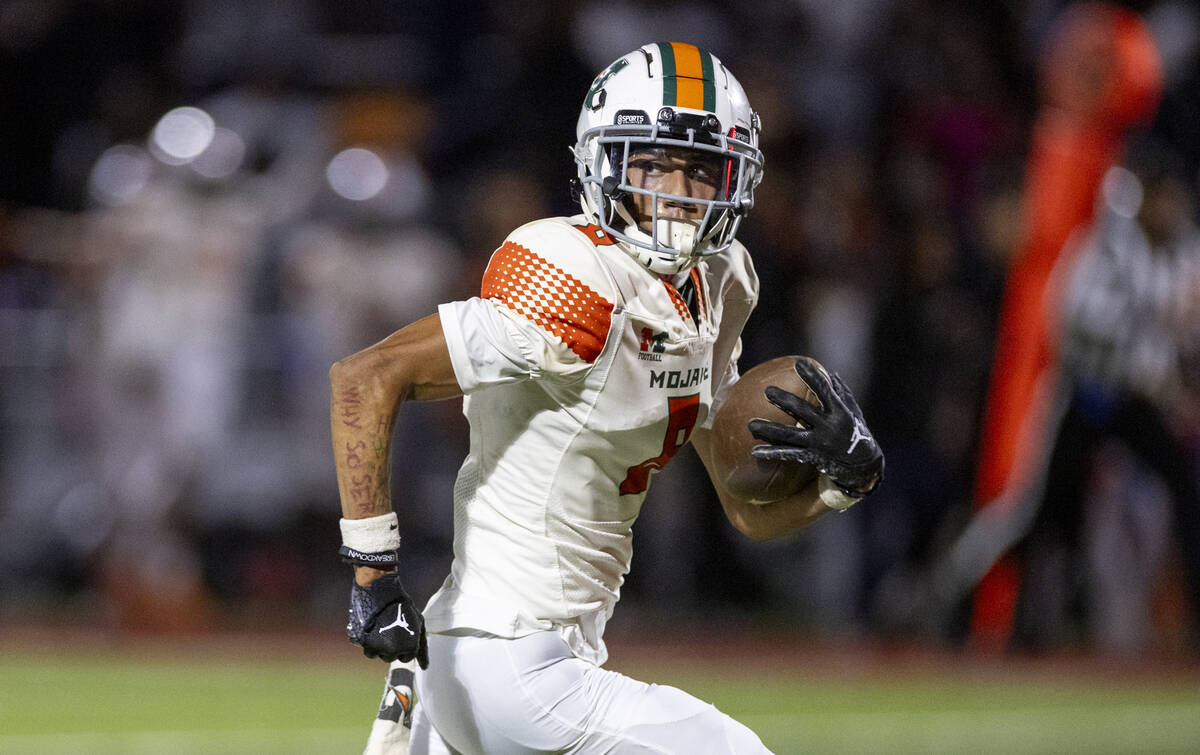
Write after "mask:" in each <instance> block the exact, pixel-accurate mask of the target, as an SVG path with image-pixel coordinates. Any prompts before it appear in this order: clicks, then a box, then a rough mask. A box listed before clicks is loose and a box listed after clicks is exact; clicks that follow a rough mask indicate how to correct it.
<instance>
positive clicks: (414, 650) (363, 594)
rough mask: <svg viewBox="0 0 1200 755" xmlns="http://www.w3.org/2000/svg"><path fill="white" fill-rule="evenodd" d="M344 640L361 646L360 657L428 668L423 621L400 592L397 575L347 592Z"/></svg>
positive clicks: (355, 586)
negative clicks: (348, 604)
mask: <svg viewBox="0 0 1200 755" xmlns="http://www.w3.org/2000/svg"><path fill="white" fill-rule="evenodd" d="M346 636H347V637H349V638H350V641H351V642H353V643H354V644H355V645H361V646H362V649H363V655H365V656H367V657H368V658H382V659H383V660H385V661H411V660H412V659H413V658H416V659H417V662H418V663H420V664H421V668H427V667H428V666H429V647H428V645H427V644H426V640H425V619H424V618H422V617H421V612H420V611H418V610H417V607H416V605H414V604H413V602H412V598H410V597H408V593H406V592H404V586H403V585H402V584H400V575H399V574H398V573H396V572H388V573H387V574H384V575H382V576H381V577H379V578H378V579H376V580H375V581H374V582H372V583H371V584H369V585H367V586H366V587H363V586H362V585H360V584H358V583H357V582H355V583H354V587H353V588H352V589H351V590H350V623H349V624H347V625H346Z"/></svg>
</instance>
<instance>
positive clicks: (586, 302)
mask: <svg viewBox="0 0 1200 755" xmlns="http://www.w3.org/2000/svg"><path fill="white" fill-rule="evenodd" d="M480 296H482V297H483V298H484V299H494V300H496V301H499V302H502V303H504V305H505V306H507V307H508V308H509V309H511V310H512V311H513V312H516V313H517V314H519V315H521V316H522V317H525V318H526V319H528V320H529V321H530V322H532V323H533V324H535V325H537V326H539V327H541V328H542V329H543V330H545V331H546V332H548V333H551V334H553V335H555V336H557V337H558V338H560V339H561V340H562V342H563V343H564V344H566V345H567V347H568V348H569V349H571V351H573V352H575V353H576V354H578V355H579V357H580V358H581V359H583V360H584V361H586V362H594V361H595V360H596V357H597V356H599V355H600V350H601V349H603V348H604V341H605V339H606V338H607V336H608V326H609V323H610V321H611V317H612V308H613V305H612V302H610V301H608V300H607V299H605V298H604V297H603V296H601V295H600V294H598V293H596V291H595V290H593V289H592V288H590V287H589V286H588V285H587V284H585V283H584V282H583V281H581V280H579V279H578V278H576V277H575V276H573V275H571V274H570V273H568V272H567V271H565V270H563V269H562V268H560V267H558V266H557V265H555V264H554V263H552V262H550V261H549V260H546V259H544V258H542V257H541V256H539V255H537V254H535V253H534V252H533V251H531V250H529V249H526V248H525V247H523V246H521V245H520V244H516V243H514V242H512V241H506V242H504V246H502V247H500V248H499V249H497V250H496V253H495V254H493V255H492V260H491V262H489V263H488V268H487V271H486V272H485V273H484V274H483V286H482V289H481V291H480Z"/></svg>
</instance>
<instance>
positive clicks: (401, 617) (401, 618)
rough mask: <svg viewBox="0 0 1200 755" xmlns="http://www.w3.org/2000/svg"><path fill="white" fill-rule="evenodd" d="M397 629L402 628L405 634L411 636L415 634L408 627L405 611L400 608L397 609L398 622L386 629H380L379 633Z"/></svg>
mask: <svg viewBox="0 0 1200 755" xmlns="http://www.w3.org/2000/svg"><path fill="white" fill-rule="evenodd" d="M396 627H400V628H401V629H403V630H404V631H405V632H408V633H409V634H413V630H412V629H410V628H409V626H408V621H407V620H406V619H405V618H404V611H403V610H402V609H400V608H399V607H397V609H396V620H395V621H393V622H392V623H391V624H388V625H387V626H386V627H380V628H379V631H380V632H386V631H387V630H389V629H395V628H396Z"/></svg>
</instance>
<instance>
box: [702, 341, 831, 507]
mask: <svg viewBox="0 0 1200 755" xmlns="http://www.w3.org/2000/svg"><path fill="white" fill-rule="evenodd" d="M797 359H806V360H808V361H809V362H812V363H813V364H815V365H816V366H817V367H819V368H820V370H821V372H822V373H824V374H826V375H827V374H828V373H827V372H826V370H825V368H824V367H821V365H820V363H818V362H817V360H815V359H813V358H811V357H798V356H785V357H776V358H775V359H771V360H769V361H766V362H763V363H762V364H759V365H756V366H755V367H753V368H751V369H750V370H749V371H747V372H746V374H744V375H742V377H741V379H740V380H738V381H737V382H736V383H734V385H733V386H732V387H731V388H730V389H729V395H728V396H726V398H725V402H724V403H723V404H722V405H721V408H720V410H719V411H718V412H717V416H716V417H715V418H714V419H713V474H714V475H715V476H716V477H717V478H718V479H721V480H724V481H725V485H726V486H727V487H728V488H729V490H730V492H732V493H733V494H734V495H736V496H738V497H739V498H742V499H745V500H747V501H750V502H751V503H759V504H761V503H770V502H772V501H778V500H779V499H781V498H786V497H788V496H789V495H792V494H793V493H796V492H797V491H799V490H800V489H801V488H803V487H804V486H805V485H807V484H808V483H809V482H811V481H812V479H813V478H814V477H816V475H817V470H816V468H815V467H813V466H812V465H811V464H805V463H802V462H794V461H761V460H759V459H756V458H754V457H753V456H751V455H750V449H752V448H754V447H755V446H758V445H764V444H763V442H762V441H761V440H758V439H757V438H755V437H754V436H753V435H751V434H750V430H748V429H747V427H746V425H747V424H748V423H749V422H750V420H752V419H755V418H758V419H765V420H770V421H772V422H783V423H785V424H788V425H794V424H796V420H795V419H793V418H792V417H791V415H789V414H787V413H786V412H784V411H783V410H782V409H780V408H778V407H777V406H775V405H774V404H772V403H771V402H770V401H767V397H766V395H764V393H763V391H764V390H766V388H767V386H769V385H774V386H777V387H779V388H782V389H784V390H785V391H791V392H792V393H794V394H796V395H797V396H799V397H801V398H803V399H805V400H806V401H808V402H809V403H810V404H812V405H813V406H818V407H819V406H821V401H820V399H818V398H817V394H815V393H813V391H812V390H811V389H810V388H809V387H808V384H807V383H805V382H804V380H802V379H801V378H800V376H799V375H798V374H796V367H795V364H796V360H797Z"/></svg>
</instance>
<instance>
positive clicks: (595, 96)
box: [583, 58, 629, 110]
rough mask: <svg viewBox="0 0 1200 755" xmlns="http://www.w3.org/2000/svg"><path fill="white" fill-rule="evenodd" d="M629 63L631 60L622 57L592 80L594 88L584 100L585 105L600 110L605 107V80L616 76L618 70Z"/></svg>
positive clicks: (590, 108)
mask: <svg viewBox="0 0 1200 755" xmlns="http://www.w3.org/2000/svg"><path fill="white" fill-rule="evenodd" d="M627 65H629V61H628V60H627V59H625V58H621V59H620V60H618V61H617V62H616V63H613V64H612V65H611V66H609V67H608V69H607V70H605V71H604V72H603V73H601V74H600V75H599V76H597V77H596V80H595V81H593V82H592V88H591V89H589V90H588V93H587V99H585V100H584V101H583V104H584V106H585V107H586V108H588V109H589V110H599V109H600V108H602V107H604V84H605V82H607V81H608V80H609V79H611V78H612V77H613V76H615V75H616V74H617V72H618V71H620V70H621V69H622V68H624V67H625V66H627Z"/></svg>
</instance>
